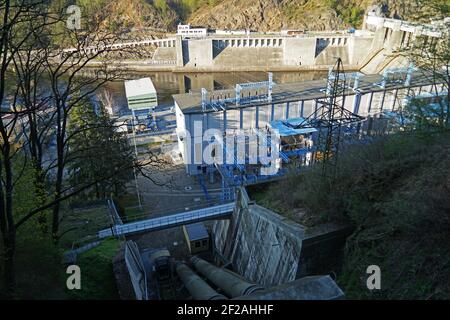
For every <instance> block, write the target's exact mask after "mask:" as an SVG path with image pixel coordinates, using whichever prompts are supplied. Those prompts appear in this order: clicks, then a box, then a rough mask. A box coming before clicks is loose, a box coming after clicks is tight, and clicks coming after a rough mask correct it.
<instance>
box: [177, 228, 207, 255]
mask: <svg viewBox="0 0 450 320" xmlns="http://www.w3.org/2000/svg"><path fill="white" fill-rule="evenodd" d="M183 232H184V236H185V238H186V242H187V244H188V247H189V251H190V253H191V254H197V253H200V252H204V251H208V250H209V234H208V231H207V230H206V227H205V225H204V224H203V223H194V224H188V225H185V226H183Z"/></svg>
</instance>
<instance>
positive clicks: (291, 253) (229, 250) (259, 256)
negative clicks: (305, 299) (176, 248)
mask: <svg viewBox="0 0 450 320" xmlns="http://www.w3.org/2000/svg"><path fill="white" fill-rule="evenodd" d="M239 203H240V209H238V210H237V211H236V212H235V213H234V214H233V216H232V219H231V221H217V222H215V224H214V227H213V233H214V234H213V241H214V245H215V247H216V249H217V250H218V251H220V252H221V254H222V255H223V257H225V259H228V260H229V261H230V262H231V263H232V265H233V269H234V270H235V271H236V272H237V273H239V274H240V275H242V276H243V277H244V278H245V279H247V280H249V281H253V282H255V283H259V284H261V285H264V286H266V287H269V286H273V285H278V284H281V283H286V282H289V281H292V280H295V278H296V275H297V267H298V261H299V259H300V252H301V248H302V240H301V239H302V237H303V234H304V230H303V228H301V227H300V226H299V225H298V224H296V223H293V222H291V221H289V220H286V219H284V218H283V217H281V216H279V215H277V214H275V213H273V212H272V211H270V210H267V209H265V208H263V207H260V206H258V205H255V204H251V203H249V202H248V196H247V195H246V193H245V192H244V193H242V192H241V193H240V198H239Z"/></svg>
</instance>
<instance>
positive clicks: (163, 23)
mask: <svg viewBox="0 0 450 320" xmlns="http://www.w3.org/2000/svg"><path fill="white" fill-rule="evenodd" d="M77 3H78V4H81V5H83V6H84V7H85V8H87V9H88V11H89V12H90V13H92V14H96V15H98V16H99V17H100V18H101V19H103V21H104V24H105V25H106V26H108V27H114V26H120V27H124V26H125V27H129V28H153V29H158V30H168V31H174V30H175V29H176V25H177V24H178V23H180V22H181V23H185V22H189V23H191V24H193V25H198V26H206V27H210V28H217V29H251V30H259V31H271V30H280V29H283V28H295V29H309V30H332V29H343V28H348V27H351V26H353V27H359V26H361V24H362V22H363V17H364V13H365V12H366V11H367V10H369V9H370V8H372V7H373V6H377V7H378V8H379V12H380V14H382V15H384V16H387V17H395V18H402V19H406V20H428V19H429V17H430V16H434V15H435V14H436V11H439V10H440V11H444V14H445V12H446V11H447V13H446V14H447V15H448V13H449V12H448V10H449V7H450V5H449V3H448V0H428V1H425V0H220V1H219V0H115V1H109V0H78V1H77Z"/></svg>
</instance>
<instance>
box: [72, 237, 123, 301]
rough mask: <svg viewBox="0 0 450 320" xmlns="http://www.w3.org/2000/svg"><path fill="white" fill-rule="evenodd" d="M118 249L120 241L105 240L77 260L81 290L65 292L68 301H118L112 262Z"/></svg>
mask: <svg viewBox="0 0 450 320" xmlns="http://www.w3.org/2000/svg"><path fill="white" fill-rule="evenodd" d="M119 247H120V241H119V240H116V239H107V240H105V241H103V242H102V243H101V244H100V245H99V246H98V247H96V248H93V249H91V250H89V251H87V252H85V253H83V254H80V255H79V256H78V259H77V265H78V266H79V267H80V269H81V289H80V290H71V291H69V290H67V294H68V297H69V298H70V299H77V300H78V299H81V300H85V299H89V300H105V299H108V300H109V299H119V294H118V291H117V287H116V280H115V278H114V273H113V265H112V260H113V258H114V256H115V255H116V253H117V251H118V249H119Z"/></svg>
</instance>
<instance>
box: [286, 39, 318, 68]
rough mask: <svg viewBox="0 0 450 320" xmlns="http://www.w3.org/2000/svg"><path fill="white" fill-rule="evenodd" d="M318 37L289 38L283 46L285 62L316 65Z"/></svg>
mask: <svg viewBox="0 0 450 320" xmlns="http://www.w3.org/2000/svg"><path fill="white" fill-rule="evenodd" d="M315 52H316V38H287V39H285V41H284V46H283V64H285V65H290V66H300V65H314V64H315V61H314V59H315Z"/></svg>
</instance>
